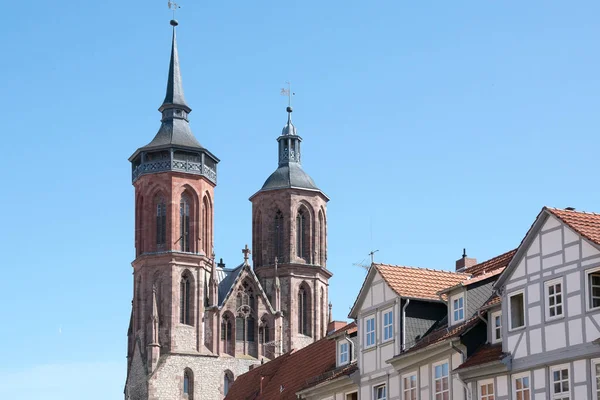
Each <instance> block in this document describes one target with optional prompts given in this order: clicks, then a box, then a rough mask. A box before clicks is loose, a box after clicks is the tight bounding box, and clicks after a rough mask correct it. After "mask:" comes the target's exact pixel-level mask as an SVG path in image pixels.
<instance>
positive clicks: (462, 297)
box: [450, 292, 466, 325]
mask: <svg viewBox="0 0 600 400" xmlns="http://www.w3.org/2000/svg"><path fill="white" fill-rule="evenodd" d="M459 300H462V307H460V308H458V309H456V310H455V309H454V302H455V301H459ZM450 305H451V307H450V321H451V323H452V325H454V324H455V323H457V322H462V321H464V320H465V314H466V298H465V293H464V292H463V293H461V294H457V295H454V296H450ZM457 311H462V317H461V316H459V318H455V316H454V314H455V313H456V312H457Z"/></svg>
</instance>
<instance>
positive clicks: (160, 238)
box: [156, 199, 167, 247]
mask: <svg viewBox="0 0 600 400" xmlns="http://www.w3.org/2000/svg"><path fill="white" fill-rule="evenodd" d="M166 242H167V205H166V204H165V202H164V200H163V199H159V200H158V201H157V204H156V244H157V245H158V246H159V247H160V246H164V245H165V243H166Z"/></svg>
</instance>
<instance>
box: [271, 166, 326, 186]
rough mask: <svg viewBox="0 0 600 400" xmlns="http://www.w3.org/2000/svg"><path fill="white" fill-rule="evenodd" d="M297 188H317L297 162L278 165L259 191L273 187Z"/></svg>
mask: <svg viewBox="0 0 600 400" xmlns="http://www.w3.org/2000/svg"><path fill="white" fill-rule="evenodd" d="M289 188H299V189H308V190H319V188H318V187H317V185H316V184H315V182H314V181H313V180H312V178H311V177H310V176H308V174H307V173H306V172H304V170H303V169H302V166H301V165H300V164H298V163H294V162H291V163H289V164H284V165H280V166H279V168H277V169H276V170H275V172H273V173H272V174H271V175H270V176H269V177H268V178H267V180H266V181H265V183H264V184H263V186H262V188H261V189H260V190H261V191H265V190H274V189H289Z"/></svg>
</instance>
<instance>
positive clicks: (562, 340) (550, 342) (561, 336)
mask: <svg viewBox="0 0 600 400" xmlns="http://www.w3.org/2000/svg"><path fill="white" fill-rule="evenodd" d="M544 335H545V338H546V349H545V350H546V351H550V350H556V349H560V348H561V347H565V346H566V345H567V341H566V332H565V323H564V322H558V323H554V324H547V325H546V326H545V327H544Z"/></svg>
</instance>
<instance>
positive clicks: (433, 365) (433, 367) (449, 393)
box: [431, 359, 452, 400]
mask: <svg viewBox="0 0 600 400" xmlns="http://www.w3.org/2000/svg"><path fill="white" fill-rule="evenodd" d="M444 364H447V365H448V375H446V378H447V379H448V397H449V398H451V393H452V388H451V387H450V360H448V359H446V360H442V361H438V362H436V363H434V364H431V385H432V386H431V393H432V398H433V400H437V399H436V396H437V395H438V394H441V395H443V394H444V393H445V392H444V391H443V389H442V391H441V392H436V391H435V381H436V378H435V367H439V366H441V365H444ZM442 378H444V377H443V376H442ZM442 397H443V396H442Z"/></svg>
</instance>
